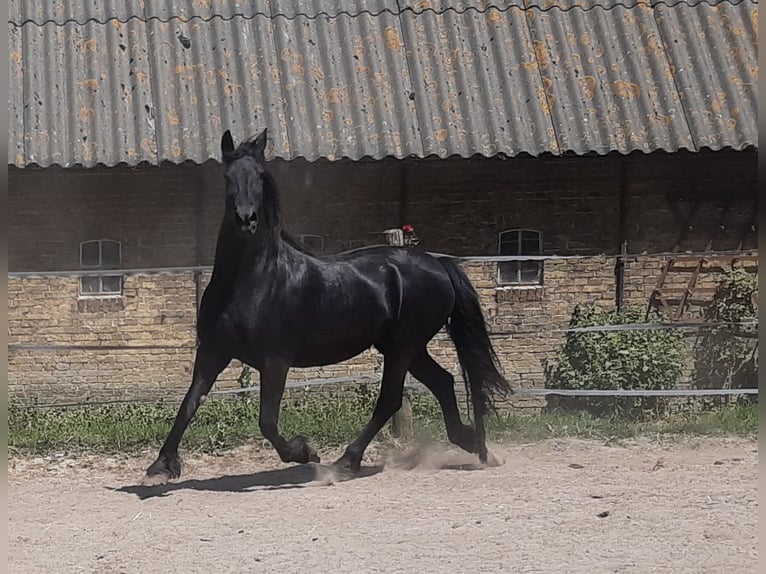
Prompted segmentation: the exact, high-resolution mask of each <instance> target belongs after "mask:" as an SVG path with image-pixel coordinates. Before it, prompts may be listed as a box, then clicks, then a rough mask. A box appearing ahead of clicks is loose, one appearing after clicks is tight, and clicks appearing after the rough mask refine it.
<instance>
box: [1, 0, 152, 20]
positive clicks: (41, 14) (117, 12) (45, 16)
mask: <svg viewBox="0 0 766 574" xmlns="http://www.w3.org/2000/svg"><path fill="white" fill-rule="evenodd" d="M8 4H9V6H8V8H9V18H8V21H9V22H10V23H11V24H13V25H15V26H22V25H23V24H27V23H30V24H36V25H38V26H43V25H45V24H56V25H59V26H61V25H64V24H67V23H70V22H71V23H76V24H85V23H86V22H91V21H93V22H100V23H104V22H107V21H109V20H112V19H116V20H120V21H122V22H125V21H127V20H128V19H130V18H143V17H144V7H143V6H144V0H59V1H57V2H52V1H51V0H10V1H9V3H8Z"/></svg>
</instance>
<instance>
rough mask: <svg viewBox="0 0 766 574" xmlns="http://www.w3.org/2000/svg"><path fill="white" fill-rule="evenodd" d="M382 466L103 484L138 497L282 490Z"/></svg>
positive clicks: (364, 474) (344, 478)
mask: <svg viewBox="0 0 766 574" xmlns="http://www.w3.org/2000/svg"><path fill="white" fill-rule="evenodd" d="M383 468H384V467H383V466H380V465H376V466H363V467H362V468H361V469H360V471H359V473H358V474H356V475H354V476H338V475H336V474H333V472H332V470H331V468H330V467H328V466H327V465H322V464H305V465H296V466H290V467H287V468H277V469H274V470H264V471H261V472H255V473H252V474H235V475H227V476H221V477H218V478H209V479H204V480H194V479H189V480H184V481H181V482H171V483H168V484H165V485H160V486H142V485H129V486H122V487H119V488H110V487H106V488H108V489H109V490H111V491H113V492H124V493H127V494H135V495H136V496H137V497H138V498H139V499H141V500H146V499H147V498H155V497H161V496H167V495H168V494H170V493H171V492H174V491H176V490H201V491H208V492H249V491H253V490H281V489H285V488H306V487H311V486H327V485H328V484H334V483H335V482H345V481H347V480H352V479H359V478H366V477H369V476H373V475H375V474H378V473H380V472H382V471H383Z"/></svg>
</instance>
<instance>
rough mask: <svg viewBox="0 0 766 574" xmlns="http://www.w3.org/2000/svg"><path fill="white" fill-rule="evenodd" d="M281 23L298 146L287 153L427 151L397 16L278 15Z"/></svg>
mask: <svg viewBox="0 0 766 574" xmlns="http://www.w3.org/2000/svg"><path fill="white" fill-rule="evenodd" d="M274 30H275V32H274V38H275V44H276V53H277V55H278V60H279V61H278V65H279V72H280V77H281V80H282V85H283V88H284V99H285V103H286V108H287V120H288V122H287V126H288V134H289V139H290V145H291V146H292V151H291V153H289V154H286V157H290V158H292V157H297V156H302V157H305V158H307V159H309V160H313V159H316V158H319V157H326V158H330V159H339V158H341V157H348V158H352V159H359V158H361V157H364V156H372V157H375V158H380V157H383V156H386V155H392V156H395V157H404V156H407V155H410V154H416V155H422V153H423V149H422V144H421V138H420V134H419V132H418V129H417V125H418V122H417V117H416V109H415V106H416V102H414V101H413V100H412V99H411V94H412V85H411V81H410V77H409V73H408V66H407V62H406V59H405V48H404V45H403V44H402V36H401V29H400V27H399V20H398V18H397V17H396V16H392V15H390V14H387V13H383V14H380V15H378V16H370V15H368V14H360V15H358V16H356V17H349V16H347V15H339V16H338V17H337V18H328V17H326V16H321V15H320V16H318V17H316V18H306V17H303V16H298V17H297V18H295V19H287V18H276V19H275V20H274Z"/></svg>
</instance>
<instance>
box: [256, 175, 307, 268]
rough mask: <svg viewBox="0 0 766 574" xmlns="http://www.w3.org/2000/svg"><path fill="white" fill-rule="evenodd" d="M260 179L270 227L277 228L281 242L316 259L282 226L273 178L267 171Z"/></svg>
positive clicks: (279, 198) (278, 197)
mask: <svg viewBox="0 0 766 574" xmlns="http://www.w3.org/2000/svg"><path fill="white" fill-rule="evenodd" d="M261 178H262V179H263V212H264V215H265V216H266V217H267V218H268V219H269V221H270V223H271V225H273V226H276V227H278V228H279V236H280V238H281V239H282V241H284V242H285V243H286V244H288V245H289V246H291V247H292V248H293V249H295V250H297V251H300V252H301V253H305V254H306V255H311V256H313V257H316V253H314V251H313V250H312V249H310V248H308V247H306V246H305V245H304V244H303V243H301V242H300V241H298V240H297V239H296V238H295V237H294V236H293V235H292V234H291V233H290V232H289V231H287V230H286V229H285V228H284V227H283V226H282V200H281V197H280V195H279V190H278V189H277V182H276V180H275V179H274V177H273V176H272V175H271V174H270V173H269V172H268V171H264V172H263V174H262V175H261Z"/></svg>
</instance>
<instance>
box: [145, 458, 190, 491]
mask: <svg viewBox="0 0 766 574" xmlns="http://www.w3.org/2000/svg"><path fill="white" fill-rule="evenodd" d="M182 466H183V465H182V463H181V459H180V458H178V455H175V456H168V455H160V457H159V458H158V459H157V460H155V461H154V462H153V463H152V465H151V466H150V467H149V468H148V469H147V470H146V475H145V476H144V480H143V481H141V484H142V485H143V486H159V485H163V484H167V483H168V480H170V479H173V478H178V477H179V476H181V467H182Z"/></svg>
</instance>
